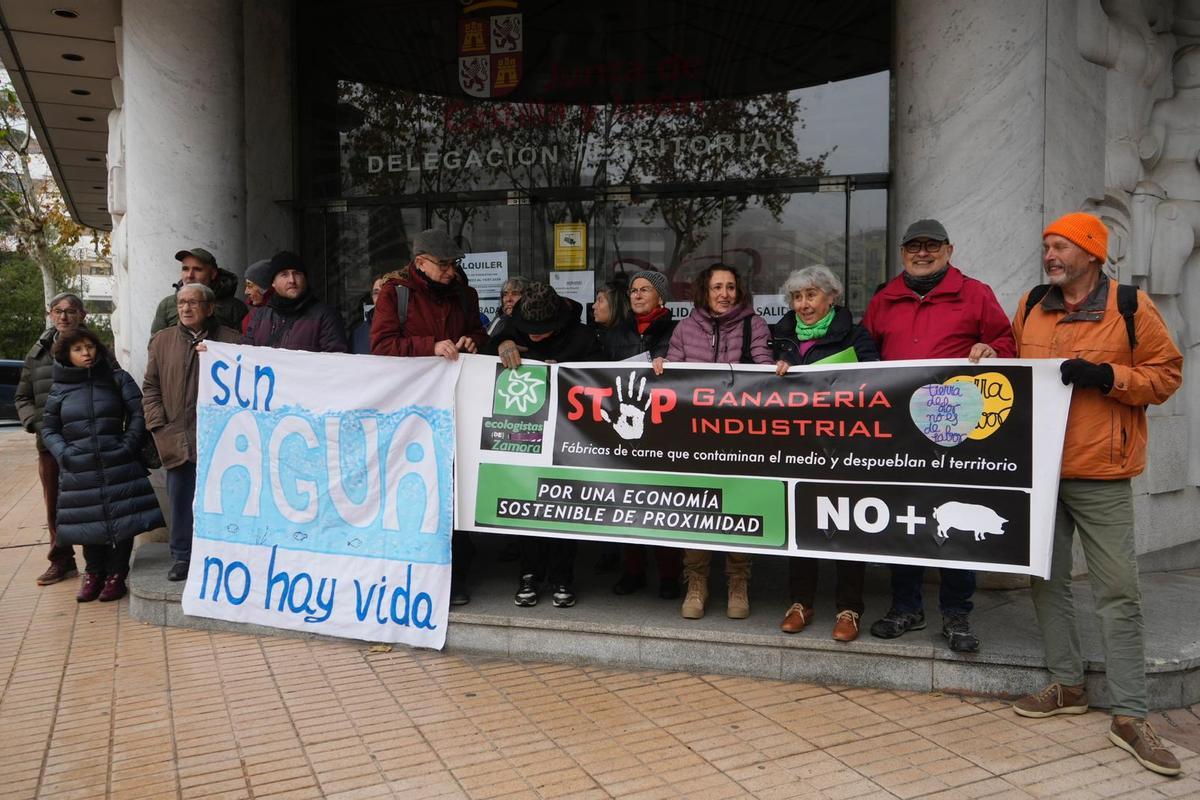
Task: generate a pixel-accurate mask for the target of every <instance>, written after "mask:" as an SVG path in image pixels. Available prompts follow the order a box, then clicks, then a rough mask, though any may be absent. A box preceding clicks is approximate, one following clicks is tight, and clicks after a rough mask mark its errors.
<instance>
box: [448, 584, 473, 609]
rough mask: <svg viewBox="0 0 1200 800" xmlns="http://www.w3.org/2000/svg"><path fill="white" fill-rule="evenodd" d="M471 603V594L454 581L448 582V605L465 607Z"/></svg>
mask: <svg viewBox="0 0 1200 800" xmlns="http://www.w3.org/2000/svg"><path fill="white" fill-rule="evenodd" d="M469 602H471V593H470V592H468V591H467V590H466V589H464V588H463V586H462V584H457V583H455V582H454V581H451V582H450V605H452V606H465V605H466V604H467V603H469Z"/></svg>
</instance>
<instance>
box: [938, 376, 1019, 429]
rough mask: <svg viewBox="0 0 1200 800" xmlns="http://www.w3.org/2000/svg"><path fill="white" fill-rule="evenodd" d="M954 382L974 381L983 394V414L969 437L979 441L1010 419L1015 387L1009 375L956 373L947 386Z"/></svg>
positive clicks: (947, 382)
mask: <svg viewBox="0 0 1200 800" xmlns="http://www.w3.org/2000/svg"><path fill="white" fill-rule="evenodd" d="M952 383H973V384H975V387H976V388H977V389H979V393H980V394H981V395H983V414H982V416H980V418H979V424H978V425H976V426H975V430H973V431H971V434H970V436H968V437H967V438H969V439H975V440H977V441H978V440H980V439H986V438H988V437H989V436H991V435H992V434H993V433H995V432H996V431H998V430H1000V426H1001V425H1003V424H1004V421H1005V420H1007V419H1008V415H1009V412H1011V411H1012V406H1013V387H1012V383H1010V382H1009V380H1008V376H1006V375H1003V374H1001V373H999V372H981V373H980V374H978V375H955V376H954V377H953V378H950V379H949V380H947V381H946V385H947V386H949V385H950V384H952Z"/></svg>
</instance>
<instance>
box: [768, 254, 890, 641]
mask: <svg viewBox="0 0 1200 800" xmlns="http://www.w3.org/2000/svg"><path fill="white" fill-rule="evenodd" d="M842 291H843V290H842V282H841V280H840V279H839V278H838V276H837V275H835V274H834V273H833V271H832V270H831V269H829V268H828V267H825V266H822V265H819V264H818V265H814V266H811V267H805V268H804V269H798V270H796V271H795V272H793V273H792V274H791V275H789V276H788V278H787V280H786V281H785V282H784V284H783V290H782V293H783V295H784V297H786V298H787V299H788V302H789V303H790V304H791V306H792V310H791V311H789V312H787V313H786V314H784V315H783V317H782V318H781V319H780V320H779V321H778V322H776V323H775V324H774V325H773V326H772V328H771V338H772V340H773V342H774V347H775V358H776V359H777V361H776V365H775V371H776V372H777V373H778V374H779V375H786V374H787V372H788V370H789V369H790V368H791V367H792V366H794V365H799V366H807V365H810V364H844V363H855V362H859V361H878V360H879V351H878V350H877V349H876V347H875V340H874V339H872V338H871V334H869V333H867V331H866V329H865V328H863V326H862V325H856V324H855V323H854V318H853V317H852V316H851V314H850V309H848V308H846V307H845V306H840V305H838V302H839V301H840V300H841V299H842ZM819 564H820V559H816V558H796V557H793V558H791V559H789V563H788V591H789V592H790V593H791V596H792V604H791V606H790V607H789V608H788V610H787V614H786V615H785V616H784V618H783V622H782V623H781V624H780V626H779V628H780V630H782V631H783V632H784V633H799V632H800V631H802V630H804V627H805V626H806V625H808V624H809V623H810V622H812V620H813V618H814V617H815V616H816V612H815V611H814V610H813V604H814V602H815V600H816V594H817V569H818V566H819ZM835 564H836V568H837V588H836V589H835V591H834V602H835V604H836V605H837V609H838V613H837V617H836V619H835V621H834V626H833V638H834V639H836V640H837V641H839V642H850V641H853V640H854V639H856V638H858V620H859V618H860V617H861V616H862V613H863V581H864V579H865V577H866V566H867V565H866V564H865V563H864V562H862V561H841V560H839V561H836V562H835Z"/></svg>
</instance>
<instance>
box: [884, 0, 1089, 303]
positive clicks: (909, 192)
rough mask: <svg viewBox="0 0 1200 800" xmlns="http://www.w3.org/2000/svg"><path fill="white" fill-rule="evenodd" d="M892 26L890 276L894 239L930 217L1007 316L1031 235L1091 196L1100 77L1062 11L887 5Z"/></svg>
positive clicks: (955, 3)
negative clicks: (892, 15)
mask: <svg viewBox="0 0 1200 800" xmlns="http://www.w3.org/2000/svg"><path fill="white" fill-rule="evenodd" d="M895 19H896V29H895V42H894V46H893V52H894V53H895V66H894V73H893V76H894V80H895V86H896V96H895V107H894V108H895V126H894V130H893V141H892V188H891V197H890V205H891V226H890V228H891V232H892V234H891V235H892V237H893V241H892V243H891V246H890V247H889V251H890V256H889V258H890V263H891V265H892V274H895V272H896V271H897V270H898V269H899V263H898V252H897V250H898V248H897V245H896V241H895V240H896V238H897V237H898V236H899V235H900V234H901V233H903V231H904V228H905V227H906V226H907V225H908V224H909V223H910V222H912V221H913V220H916V219H920V218H922V217H936V218H938V219H940V220H941V221H942V222H943V223H944V224H945V225H946V229H947V231H948V232H949V233H950V237H951V240H952V241H953V242H954V246H955V255H954V261H955V264H956V265H957V266H959V267H961V268H963V270H964V271H965V272H967V273H968V274H970V275H972V276H974V277H976V278H979V279H981V280H984V281H986V282H987V283H989V284H991V286H992V288H993V289H994V290H995V291H996V294H997V296H998V298H999V300H1000V302H1001V304H1002V305H1003V306H1004V308H1005V310H1006V311H1009V312H1011V311H1012V310H1013V309H1014V307H1015V306H1016V301H1017V299H1018V297H1019V296H1020V294H1021V292H1023V291H1024V290H1025V289H1027V288H1029V287H1030V286H1032V285H1034V284H1036V283H1039V282H1040V278H1039V275H1040V266H1039V256H1040V252H1041V231H1042V228H1043V227H1044V226H1045V224H1046V223H1047V222H1048V221H1050V220H1051V219H1054V218H1055V217H1057V216H1059V215H1060V214H1064V213H1066V212H1068V211H1075V210H1078V209H1079V208H1081V207H1082V206H1083V205H1084V203H1085V202H1086V201H1087V200H1088V199H1090V198H1102V197H1103V196H1104V134H1105V129H1104V107H1105V99H1104V98H1105V94H1104V87H1105V84H1104V70H1103V69H1102V68H1101V67H1098V66H1096V65H1095V64H1091V63H1088V62H1087V61H1086V60H1084V59H1083V57H1082V56H1081V55H1080V53H1079V48H1078V45H1077V44H1076V22H1075V19H1076V18H1075V4H1074V3H1072V2H1061V0H1010V1H1009V2H1005V3H980V2H977V0H899V2H897V3H896V14H895Z"/></svg>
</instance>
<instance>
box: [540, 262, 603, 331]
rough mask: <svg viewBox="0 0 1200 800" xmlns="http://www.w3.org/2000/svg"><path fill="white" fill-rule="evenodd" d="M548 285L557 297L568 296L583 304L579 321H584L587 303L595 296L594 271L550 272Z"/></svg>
mask: <svg viewBox="0 0 1200 800" xmlns="http://www.w3.org/2000/svg"><path fill="white" fill-rule="evenodd" d="M550 285H551V286H553V287H554V291H556V292H558V294H559V297H569V298H571V299H572V300H575V301H577V302H578V303H579V304H580V305H581V306H583V308H584V311H582V312H580V314H579V321H580V322H586V321H587V319H586V316H587V307H588V303H590V302H592V300H594V299H595V298H596V273H594V272H591V271H590V270H589V271H587V272H583V271H580V272H551V273H550Z"/></svg>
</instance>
